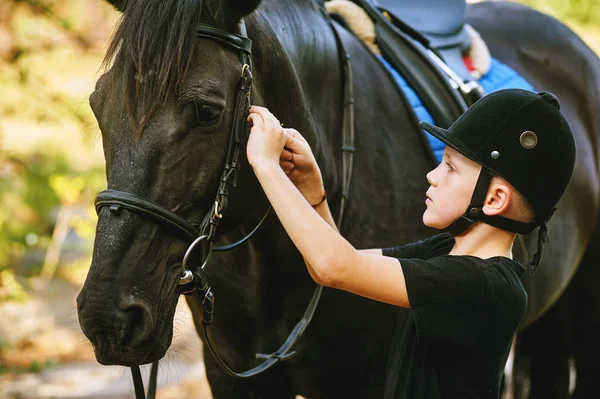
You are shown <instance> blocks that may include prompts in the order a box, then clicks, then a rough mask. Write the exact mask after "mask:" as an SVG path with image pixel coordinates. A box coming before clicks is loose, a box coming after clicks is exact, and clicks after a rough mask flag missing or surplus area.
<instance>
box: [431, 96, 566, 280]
mask: <svg viewBox="0 0 600 399" xmlns="http://www.w3.org/2000/svg"><path fill="white" fill-rule="evenodd" d="M420 125H421V127H422V128H423V129H424V130H426V131H427V132H429V133H430V134H432V135H433V136H435V137H437V138H438V139H440V140H441V141H443V142H444V143H446V144H447V145H449V146H450V147H452V148H454V149H455V150H457V151H458V152H460V153H461V154H463V155H464V156H466V157H467V158H469V159H471V160H473V161H475V162H477V163H478V164H480V165H482V166H483V167H482V169H481V173H480V175H479V179H478V181H477V184H476V186H475V190H474V192H473V197H472V198H471V204H470V205H469V207H468V208H467V210H466V211H465V213H464V214H463V215H462V216H461V217H460V218H459V219H458V220H456V221H455V222H454V223H453V224H452V225H451V226H450V227H449V231H451V232H452V233H453V234H455V235H456V234H460V233H462V232H464V231H465V230H466V229H467V228H469V227H470V226H471V225H472V224H473V223H474V222H476V221H482V222H484V223H487V224H490V225H492V226H495V227H499V228H501V229H504V230H508V231H512V232H515V233H520V234H527V233H529V232H531V231H533V230H534V229H535V228H536V227H537V226H540V231H539V233H538V251H537V253H536V254H535V255H534V256H533V257H532V259H531V261H530V262H529V263H530V264H531V265H532V266H534V271H535V268H536V267H537V266H538V264H539V262H540V258H541V256H542V252H543V248H544V241H545V239H546V234H547V223H548V221H549V220H550V218H551V216H552V214H553V213H554V210H555V209H556V208H555V206H556V204H557V203H558V201H559V200H560V198H561V197H562V195H563V194H564V192H565V191H566V189H567V186H568V185H569V182H570V181H571V176H572V175H573V169H574V166H575V140H574V138H573V132H572V131H571V128H570V126H569V123H568V122H567V120H566V118H565V117H564V115H563V114H562V113H561V112H560V103H559V101H558V99H557V98H556V96H555V95H554V94H552V93H549V92H540V93H538V94H536V93H532V92H530V91H527V90H520V89H508V90H500V91H497V92H494V93H491V94H488V95H486V96H484V97H483V98H481V99H480V100H479V101H477V102H476V103H475V104H473V105H472V106H471V108H469V109H468V110H467V111H466V112H465V113H464V114H463V115H461V116H460V117H459V118H458V119H457V120H456V122H454V123H453V124H452V126H450V128H448V129H442V128H440V127H437V126H434V125H432V124H430V123H427V122H421V123H420ZM494 175H497V176H500V177H502V178H504V179H505V180H506V181H508V182H509V183H510V184H512V185H513V186H514V187H515V188H516V189H517V190H518V191H519V192H520V193H521V194H522V195H523V197H524V198H525V199H526V200H527V201H528V202H529V204H530V205H531V207H532V208H533V211H534V212H535V220H534V221H533V222H532V223H524V222H519V221H516V220H511V219H508V218H504V217H501V216H487V215H485V214H484V213H483V211H482V207H483V202H484V200H485V196H486V194H487V190H488V188H489V185H490V181H491V179H492V177H493V176H494Z"/></svg>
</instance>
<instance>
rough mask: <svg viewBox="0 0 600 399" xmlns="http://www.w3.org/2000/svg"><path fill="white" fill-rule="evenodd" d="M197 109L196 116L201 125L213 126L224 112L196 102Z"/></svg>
mask: <svg viewBox="0 0 600 399" xmlns="http://www.w3.org/2000/svg"><path fill="white" fill-rule="evenodd" d="M194 106H195V109H196V117H197V119H198V124H199V125H200V126H212V125H216V124H217V123H219V122H220V121H221V116H222V115H223V112H222V110H221V109H219V108H216V107H213V106H210V105H206V104H199V103H194Z"/></svg>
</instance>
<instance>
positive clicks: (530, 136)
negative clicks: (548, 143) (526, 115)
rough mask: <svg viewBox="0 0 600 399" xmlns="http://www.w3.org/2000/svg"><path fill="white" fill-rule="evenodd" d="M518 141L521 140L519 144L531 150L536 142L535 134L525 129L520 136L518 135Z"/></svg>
mask: <svg viewBox="0 0 600 399" xmlns="http://www.w3.org/2000/svg"><path fill="white" fill-rule="evenodd" d="M519 141H520V142H521V146H522V147H523V148H525V149H526V150H531V149H532V148H534V147H535V146H536V145H537V143H538V137H537V134H535V133H534V132H532V131H531V130H527V131H525V132H523V133H521V137H519Z"/></svg>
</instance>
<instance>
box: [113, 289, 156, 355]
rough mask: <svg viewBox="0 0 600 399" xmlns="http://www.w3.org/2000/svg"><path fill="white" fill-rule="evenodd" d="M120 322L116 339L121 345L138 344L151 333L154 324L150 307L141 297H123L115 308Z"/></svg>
mask: <svg viewBox="0 0 600 399" xmlns="http://www.w3.org/2000/svg"><path fill="white" fill-rule="evenodd" d="M117 322H118V323H119V324H120V328H119V330H118V334H117V339H118V341H120V342H119V343H120V344H122V345H130V346H138V345H141V344H143V343H144V341H145V340H146V339H148V337H149V336H150V334H152V330H153V328H154V325H153V323H152V313H151V312H150V307H149V306H148V304H147V303H146V301H143V300H141V299H135V298H131V297H129V298H125V299H123V300H122V301H121V304H120V306H119V309H118V310H117Z"/></svg>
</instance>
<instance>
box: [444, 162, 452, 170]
mask: <svg viewBox="0 0 600 399" xmlns="http://www.w3.org/2000/svg"><path fill="white" fill-rule="evenodd" d="M446 165H447V166H448V171H453V170H454V167H453V166H452V165H451V164H450V162H446Z"/></svg>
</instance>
